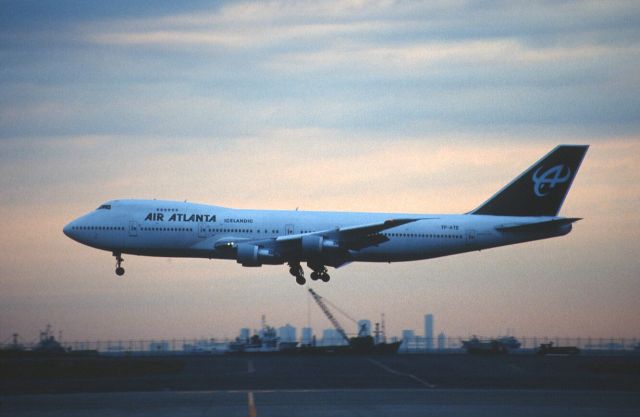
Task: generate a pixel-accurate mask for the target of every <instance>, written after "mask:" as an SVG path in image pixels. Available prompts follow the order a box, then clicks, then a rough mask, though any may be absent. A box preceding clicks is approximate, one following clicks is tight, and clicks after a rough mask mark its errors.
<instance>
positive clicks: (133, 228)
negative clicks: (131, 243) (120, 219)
mask: <svg viewBox="0 0 640 417" xmlns="http://www.w3.org/2000/svg"><path fill="white" fill-rule="evenodd" d="M129 236H132V237H135V236H138V222H136V221H135V220H131V221H129Z"/></svg>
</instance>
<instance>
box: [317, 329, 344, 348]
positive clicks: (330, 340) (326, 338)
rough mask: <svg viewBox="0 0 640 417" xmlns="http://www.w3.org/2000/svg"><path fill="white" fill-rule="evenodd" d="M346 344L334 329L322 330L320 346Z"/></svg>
mask: <svg viewBox="0 0 640 417" xmlns="http://www.w3.org/2000/svg"><path fill="white" fill-rule="evenodd" d="M346 344H347V342H346V341H345V340H344V338H343V337H342V336H341V335H340V333H339V332H338V331H337V330H336V329H324V330H323V331H322V341H321V345H322V346H337V345H346Z"/></svg>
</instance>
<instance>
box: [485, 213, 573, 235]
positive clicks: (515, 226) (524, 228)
mask: <svg viewBox="0 0 640 417" xmlns="http://www.w3.org/2000/svg"><path fill="white" fill-rule="evenodd" d="M578 220H582V219H581V218H579V217H569V218H563V219H553V220H545V221H542V222H535V223H511V224H503V225H500V226H497V227H496V230H497V231H499V232H513V233H527V232H539V231H545V230H549V229H554V228H556V227H559V226H564V225H566V224H571V223H574V222H577V221H578Z"/></svg>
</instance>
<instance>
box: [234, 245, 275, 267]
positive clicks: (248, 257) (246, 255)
mask: <svg viewBox="0 0 640 417" xmlns="http://www.w3.org/2000/svg"><path fill="white" fill-rule="evenodd" d="M236 261H237V262H238V263H239V264H242V266H262V264H279V263H282V261H281V260H279V259H278V257H277V256H276V255H275V254H274V253H273V252H272V251H271V250H269V249H265V248H263V247H260V246H257V245H252V244H250V243H239V244H238V247H237V249H236Z"/></svg>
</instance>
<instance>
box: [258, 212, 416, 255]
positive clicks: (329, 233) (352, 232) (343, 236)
mask: <svg viewBox="0 0 640 417" xmlns="http://www.w3.org/2000/svg"><path fill="white" fill-rule="evenodd" d="M418 220H423V219H389V220H385V221H383V222H378V223H369V224H362V225H356V226H346V227H336V228H335V229H327V230H321V231H316V232H312V233H298V234H293V235H284V236H278V237H275V238H271V239H261V240H258V241H252V242H251V243H254V244H257V245H260V246H262V247H265V248H269V249H272V250H273V251H275V252H278V253H280V254H282V255H283V256H284V257H285V258H286V257H288V255H289V254H292V253H295V252H297V251H300V248H301V247H302V239H303V238H304V237H306V236H319V237H320V236H321V237H323V238H324V239H325V240H330V241H332V242H333V243H334V244H335V247H336V249H339V250H341V251H344V252H345V253H346V252H347V251H349V250H361V249H364V248H366V247H369V246H375V245H378V244H380V243H383V242H386V241H388V240H389V238H387V237H386V236H384V235H382V234H380V232H381V231H383V230H387V229H392V228H394V227H398V226H402V225H403V224H407V223H411V222H415V221H418Z"/></svg>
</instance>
